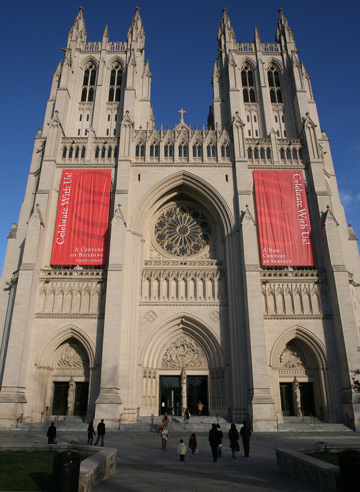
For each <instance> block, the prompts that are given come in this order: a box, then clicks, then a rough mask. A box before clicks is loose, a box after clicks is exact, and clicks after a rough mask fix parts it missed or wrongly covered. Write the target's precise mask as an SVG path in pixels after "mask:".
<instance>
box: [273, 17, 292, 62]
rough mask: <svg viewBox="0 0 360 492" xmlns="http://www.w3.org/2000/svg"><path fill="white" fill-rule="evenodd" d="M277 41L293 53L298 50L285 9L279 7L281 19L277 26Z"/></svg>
mask: <svg viewBox="0 0 360 492" xmlns="http://www.w3.org/2000/svg"><path fill="white" fill-rule="evenodd" d="M275 39H276V42H277V43H278V44H280V45H281V47H282V49H284V50H286V51H288V52H289V53H291V52H292V51H295V50H296V46H295V36H294V33H293V32H292V30H291V28H290V26H289V23H288V21H287V18H286V17H285V15H284V11H283V9H279V19H278V23H277V27H276V36H275Z"/></svg>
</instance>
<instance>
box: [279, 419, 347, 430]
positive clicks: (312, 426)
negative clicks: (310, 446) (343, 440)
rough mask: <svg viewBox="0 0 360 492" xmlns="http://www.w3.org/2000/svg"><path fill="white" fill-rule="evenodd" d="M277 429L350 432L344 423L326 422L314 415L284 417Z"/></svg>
mask: <svg viewBox="0 0 360 492" xmlns="http://www.w3.org/2000/svg"><path fill="white" fill-rule="evenodd" d="M279 431H285V432H344V431H345V432H347V431H349V432H351V431H352V429H350V427H348V426H346V425H345V424H340V423H328V422H323V421H322V420H319V419H316V418H314V417H298V418H297V417H284V423H283V424H279Z"/></svg>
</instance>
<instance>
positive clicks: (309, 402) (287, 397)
mask: <svg viewBox="0 0 360 492" xmlns="http://www.w3.org/2000/svg"><path fill="white" fill-rule="evenodd" d="M298 386H299V389H298V395H297V394H296V391H297V390H296V389H295V388H294V383H280V398H281V410H282V414H283V415H284V417H286V416H309V415H316V412H315V402H314V390H313V383H299V385H298Z"/></svg>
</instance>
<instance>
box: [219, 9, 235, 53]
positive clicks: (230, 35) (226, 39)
mask: <svg viewBox="0 0 360 492" xmlns="http://www.w3.org/2000/svg"><path fill="white" fill-rule="evenodd" d="M218 43H219V50H220V51H224V50H227V49H233V48H235V43H236V37H235V31H234V29H233V28H232V27H231V23H230V18H229V16H228V14H227V10H226V8H223V14H222V17H221V21H220V26H219V31H218Z"/></svg>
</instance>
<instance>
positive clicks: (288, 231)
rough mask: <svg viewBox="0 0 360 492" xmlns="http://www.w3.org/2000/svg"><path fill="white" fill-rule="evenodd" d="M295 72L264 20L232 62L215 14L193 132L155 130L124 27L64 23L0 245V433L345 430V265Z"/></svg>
mask: <svg viewBox="0 0 360 492" xmlns="http://www.w3.org/2000/svg"><path fill="white" fill-rule="evenodd" d="M298 54H299V50H297V48H296V45H295V37H294V34H293V32H292V30H291V29H290V27H289V25H288V22H287V19H286V18H285V16H284V14H283V11H282V10H280V11H279V20H278V24H277V28H276V43H263V42H261V40H260V34H259V32H258V30H257V29H256V28H255V35H254V42H253V43H238V42H237V41H236V36H235V32H234V29H233V28H232V26H231V23H230V19H229V16H228V14H227V11H226V9H224V10H223V14H222V18H221V22H220V27H219V31H218V56H217V59H216V61H215V64H214V71H213V102H212V105H211V106H210V112H209V117H208V126H207V128H205V126H204V125H203V126H202V128H197V127H195V128H194V129H193V128H191V126H190V124H186V122H185V119H184V114H185V113H186V112H185V111H184V110H182V109H181V110H180V111H179V114H180V118H179V119H180V121H179V123H178V124H176V125H175V127H174V128H173V129H170V128H167V129H164V128H163V126H162V125H160V128H159V127H158V128H157V127H156V125H155V120H154V116H153V111H152V105H151V72H150V68H149V63H148V61H146V60H145V32H144V27H143V24H142V20H141V17H140V11H139V9H138V8H137V9H136V11H135V15H134V17H133V19H132V22H131V25H130V28H129V30H128V33H127V40H126V41H125V42H112V41H109V33H108V28H107V27H106V28H105V30H104V34H103V37H102V40H101V41H100V42H90V41H87V33H86V27H85V21H84V17H83V9H82V8H80V9H79V12H78V14H77V16H76V18H75V20H74V23H73V26H72V27H71V29H70V31H69V34H68V41H67V47H66V49H65V56H64V60H63V61H62V62H60V63H59V65H58V66H57V68H56V70H55V73H54V76H53V82H52V86H51V91H50V97H49V99H48V103H47V107H46V112H45V120H44V124H43V129H40V130H39V131H38V133H37V135H36V137H35V145H34V152H33V158H32V162H31V167H30V173H29V178H28V184H27V188H26V193H25V198H24V202H23V205H22V208H21V212H20V217H19V221H18V225H16V224H14V226H13V227H12V229H11V231H10V234H9V236H8V249H7V253H6V259H5V265H4V271H3V276H2V290H1V305H0V309H1V310H0V316H1V326H2V327H3V334H2V342H1V352H0V386H1V391H0V425H1V426H14V425H16V420H17V419H18V418H19V416H21V417H22V419H23V420H24V419H25V420H26V421H28V422H40V421H42V420H43V418H44V415H45V416H47V417H53V416H56V415H62V416H66V417H72V416H81V417H83V418H85V419H93V418H96V419H99V418H104V419H105V420H106V422H107V425H108V426H109V427H114V428H117V427H118V423H119V421H120V420H121V421H122V422H125V423H126V422H133V421H135V420H136V419H137V418H138V417H139V416H141V417H150V416H151V415H152V414H153V415H161V414H162V413H164V412H165V411H167V412H168V413H171V414H173V415H178V416H180V415H182V414H183V412H184V410H185V408H189V409H190V411H191V412H192V413H195V412H196V409H197V404H198V402H199V401H201V402H202V403H203V405H204V410H203V411H204V413H205V414H208V415H220V416H222V417H224V418H228V419H232V420H233V421H237V422H239V421H241V420H244V419H250V420H251V422H252V425H253V426H254V428H255V429H276V428H277V422H279V423H282V422H283V421H284V418H286V417H287V416H289V415H292V416H294V417H301V416H304V415H305V416H306V415H315V416H317V417H318V418H319V419H321V420H324V421H325V422H344V423H346V424H348V425H350V426H352V427H353V428H358V427H359V425H360V420H359V418H360V415H359V412H360V404H359V395H358V394H357V393H356V391H355V390H354V384H353V379H354V374H355V372H354V371H356V370H357V369H359V353H358V349H357V348H358V347H359V314H358V313H359V312H360V305H359V294H358V289H359V285H360V265H359V255H358V250H357V243H356V237H355V235H354V233H353V231H352V229H351V228H348V227H347V225H346V218H345V214H344V210H343V207H342V205H341V203H340V199H339V192H338V188H337V183H336V177H335V173H334V168H333V163H332V158H331V152H330V146H329V141H328V138H327V136H326V134H325V132H324V131H321V130H320V125H319V118H318V114H317V108H316V103H315V100H314V96H313V93H312V89H311V83H310V77H309V75H308V73H307V71H306V69H305V67H304V65H303V63H302V62H300V61H299V56H298Z"/></svg>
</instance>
